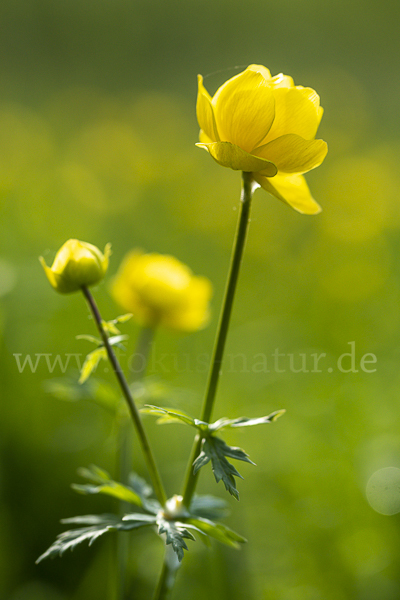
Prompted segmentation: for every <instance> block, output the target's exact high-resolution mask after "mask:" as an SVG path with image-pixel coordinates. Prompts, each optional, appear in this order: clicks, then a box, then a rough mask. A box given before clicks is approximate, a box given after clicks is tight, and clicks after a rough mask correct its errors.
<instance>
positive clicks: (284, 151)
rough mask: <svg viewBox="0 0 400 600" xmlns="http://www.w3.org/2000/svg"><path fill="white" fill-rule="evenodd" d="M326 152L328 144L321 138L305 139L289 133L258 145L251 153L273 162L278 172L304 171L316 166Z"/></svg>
mask: <svg viewBox="0 0 400 600" xmlns="http://www.w3.org/2000/svg"><path fill="white" fill-rule="evenodd" d="M327 152H328V146H327V144H326V142H324V141H323V140H305V139H304V138H302V137H300V136H299V135H295V134H293V133H289V134H287V135H282V136H281V137H279V138H277V139H275V140H273V141H272V142H269V143H268V144H265V145H264V146H260V148H257V149H256V150H254V152H253V153H254V154H255V155H256V156H260V157H262V158H265V159H266V160H269V161H271V162H273V163H274V164H275V165H276V166H277V167H278V171H280V172H283V173H306V172H307V171H310V170H311V169H314V168H315V167H318V166H319V165H320V164H321V163H322V161H323V160H324V158H325V156H326V153H327ZM259 170H261V169H259ZM263 175H267V174H266V173H263Z"/></svg>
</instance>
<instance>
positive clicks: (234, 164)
mask: <svg viewBox="0 0 400 600" xmlns="http://www.w3.org/2000/svg"><path fill="white" fill-rule="evenodd" d="M196 146H198V147H199V148H204V150H207V151H208V152H209V153H210V154H211V156H212V157H213V159H214V160H215V161H216V162H217V163H218V164H219V165H221V166H223V167H229V168H230V169H234V170H235V171H249V172H251V171H262V172H263V173H264V174H265V175H267V176H268V177H273V176H274V175H276V173H277V172H278V170H277V168H276V166H275V165H274V164H273V163H272V162H270V161H268V160H265V159H264V158H260V157H257V156H253V155H252V154H248V152H245V151H244V150H242V149H241V148H239V146H235V145H234V144H230V143H229V142H214V143H212V144H201V143H200V144H196Z"/></svg>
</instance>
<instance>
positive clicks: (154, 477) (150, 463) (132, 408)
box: [82, 287, 167, 506]
mask: <svg viewBox="0 0 400 600" xmlns="http://www.w3.org/2000/svg"><path fill="white" fill-rule="evenodd" d="M82 291H83V294H84V296H85V298H86V300H87V301H88V304H89V306H90V310H91V311H92V314H93V317H94V320H95V322H96V325H97V329H98V330H99V333H100V336H101V339H102V341H103V344H104V347H105V349H106V352H107V356H108V359H109V361H110V363H111V365H112V367H113V369H114V373H115V376H116V378H117V380H118V383H119V385H120V387H121V390H122V393H123V395H124V398H125V400H126V402H127V404H128V408H129V412H130V413H131V417H132V420H133V424H134V426H135V428H136V433H137V435H138V438H139V442H140V445H141V447H142V451H143V455H144V458H145V461H146V465H147V468H148V470H149V473H150V478H151V481H152V483H153V487H154V492H155V495H156V497H157V500H158V501H159V502H160V504H161V505H162V506H164V505H165V502H166V501H167V495H166V493H165V490H164V486H163V484H162V481H161V477H160V474H159V472H158V469H157V465H156V463H155V460H154V456H153V452H152V450H151V447H150V444H149V441H148V438H147V435H146V432H145V430H144V427H143V424H142V420H141V418H140V414H139V411H138V409H137V407H136V404H135V402H134V400H133V397H132V394H131V391H130V389H129V385H128V382H127V381H126V379H125V375H124V373H123V371H122V369H121V365H120V364H119V362H118V359H117V357H116V356H115V353H114V351H113V349H112V346H111V345H110V342H109V339H108V336H107V334H106V332H105V330H104V328H103V319H102V318H101V315H100V313H99V309H98V308H97V305H96V303H95V301H94V298H93V296H92V294H91V293H90V292H89V290H88V289H87V288H86V287H83V288H82Z"/></svg>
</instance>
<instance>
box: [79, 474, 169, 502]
mask: <svg viewBox="0 0 400 600" xmlns="http://www.w3.org/2000/svg"><path fill="white" fill-rule="evenodd" d="M78 473H79V475H80V476H81V477H84V478H85V479H88V480H89V481H90V482H91V484H84V485H81V484H72V488H73V489H74V490H75V491H76V492H79V493H81V494H106V495H108V496H113V497H114V498H118V499H119V500H123V501H124V502H129V503H130V504H135V505H137V506H141V507H142V508H145V509H146V510H149V511H150V512H152V513H157V512H158V510H159V509H160V508H161V507H160V505H159V504H158V503H157V502H156V501H155V500H149V498H148V497H149V496H150V495H151V493H152V489H151V487H150V486H149V485H148V484H147V483H146V482H145V481H144V480H143V479H142V478H141V477H139V476H138V475H133V476H132V477H131V481H130V483H131V485H130V486H126V485H123V484H122V483H118V482H117V481H113V480H112V479H111V477H110V475H109V474H108V473H107V472H106V471H104V470H103V469H100V468H99V467H96V466H95V465H91V466H90V467H89V469H79V471H78ZM132 484H133V485H132Z"/></svg>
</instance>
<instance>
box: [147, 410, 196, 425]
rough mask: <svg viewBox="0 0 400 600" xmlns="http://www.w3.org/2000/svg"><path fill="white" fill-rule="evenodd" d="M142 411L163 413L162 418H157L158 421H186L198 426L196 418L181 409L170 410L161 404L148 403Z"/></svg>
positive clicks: (153, 413)
mask: <svg viewBox="0 0 400 600" xmlns="http://www.w3.org/2000/svg"><path fill="white" fill-rule="evenodd" d="M141 412H144V413H147V414H150V415H161V416H160V418H159V419H157V423H185V424H186V425H190V426H191V427H196V425H195V420H194V419H192V417H189V415H187V414H185V413H184V412H182V411H180V410H175V409H174V410H169V409H167V408H161V407H160V406H153V405H152V404H146V405H145V407H144V408H142V409H141Z"/></svg>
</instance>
